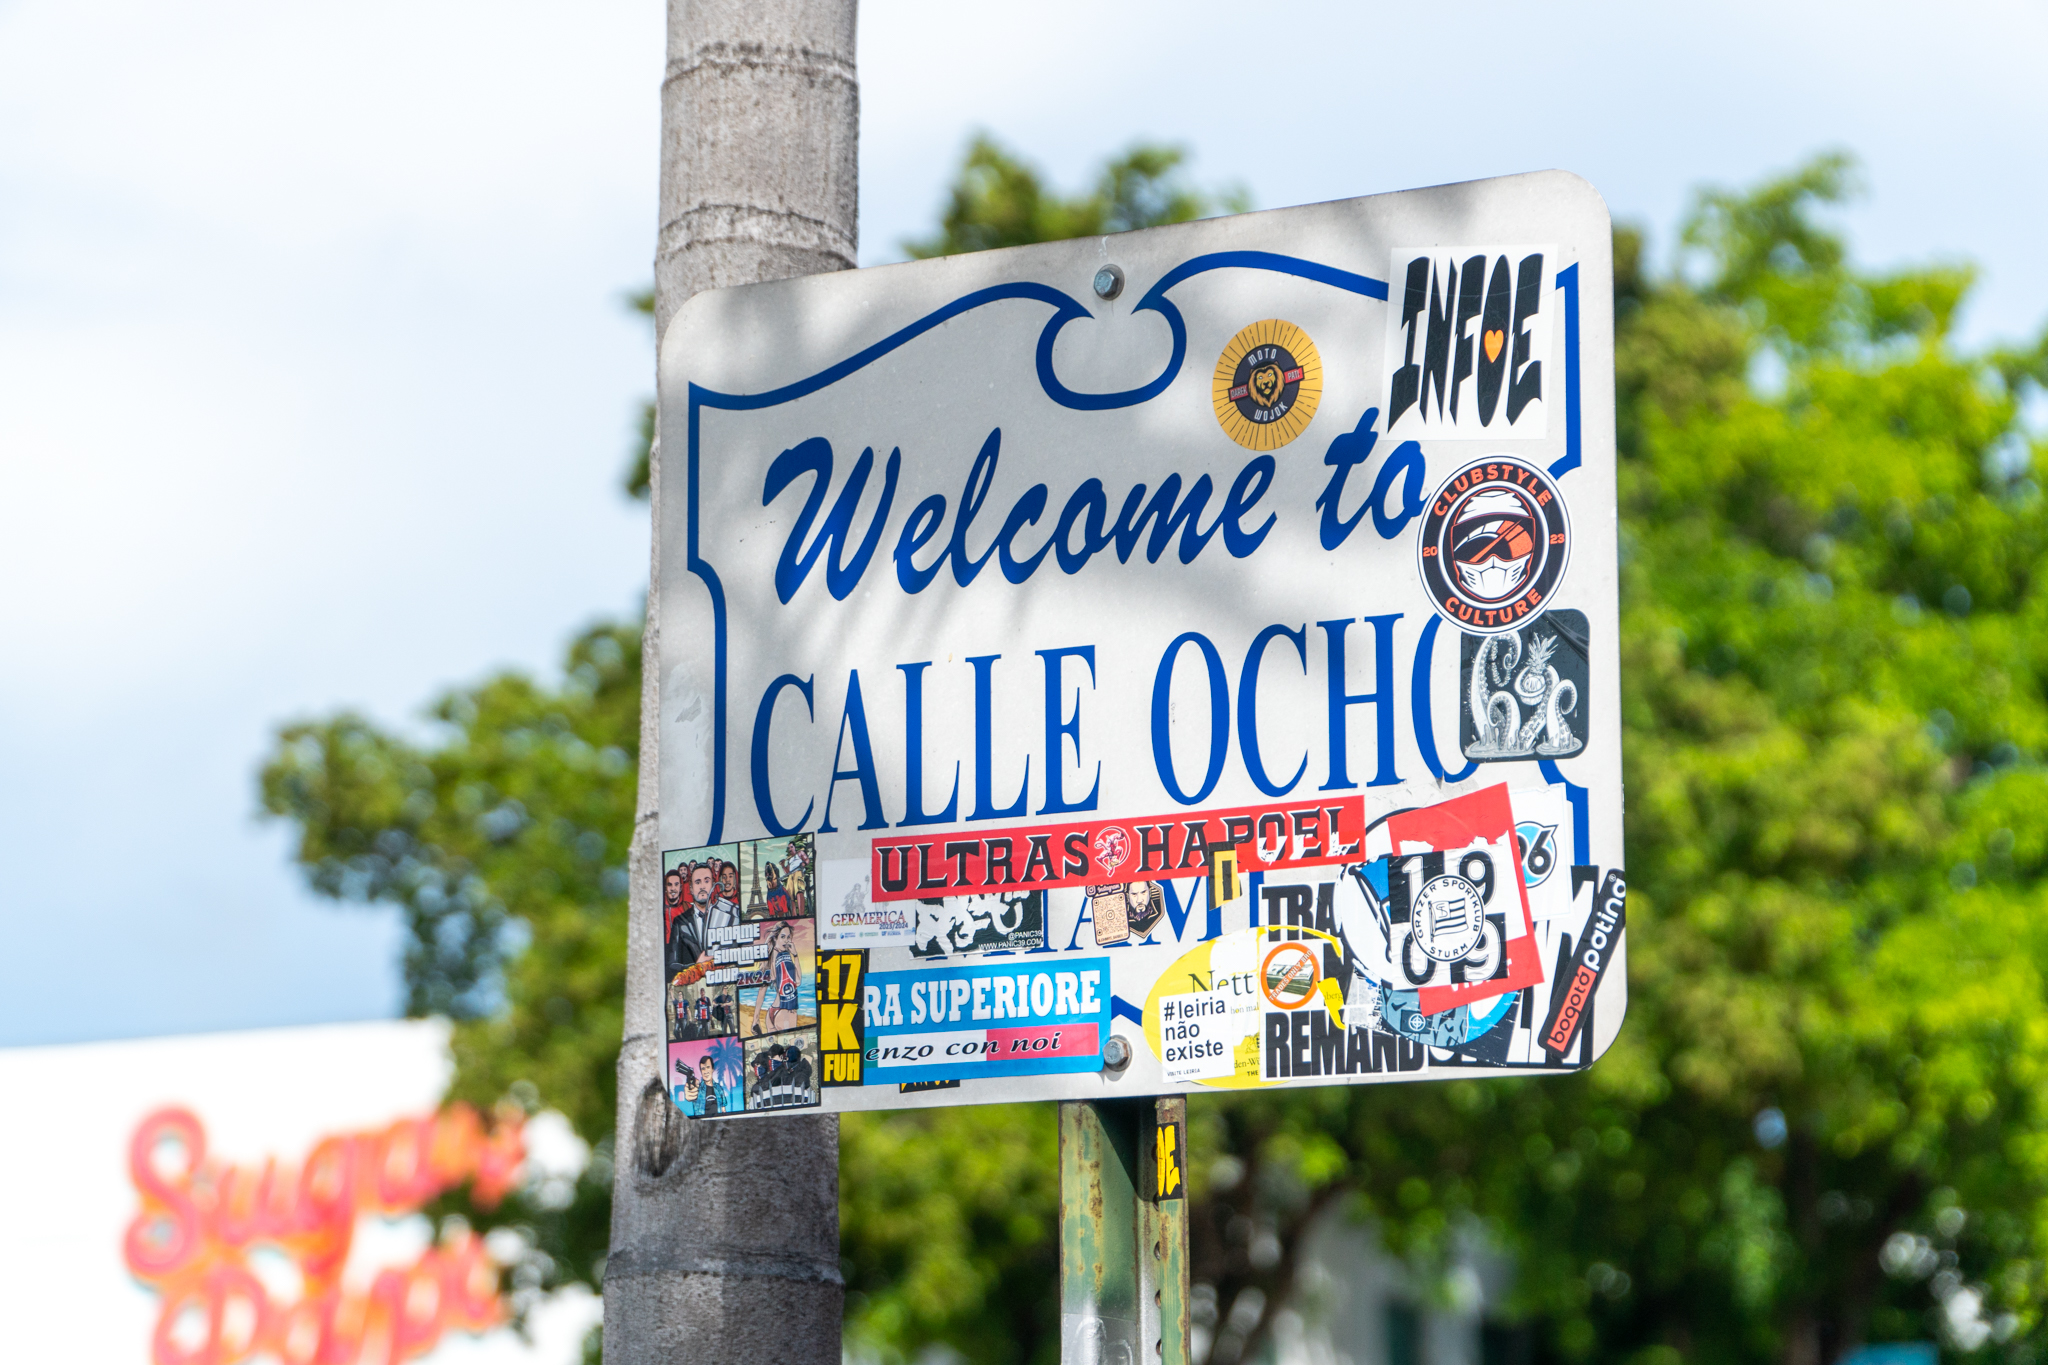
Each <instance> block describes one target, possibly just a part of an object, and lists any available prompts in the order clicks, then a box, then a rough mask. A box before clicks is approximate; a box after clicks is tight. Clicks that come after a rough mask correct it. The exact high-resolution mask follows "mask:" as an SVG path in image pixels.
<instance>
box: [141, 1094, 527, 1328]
mask: <svg viewBox="0 0 2048 1365" xmlns="http://www.w3.org/2000/svg"><path fill="white" fill-rule="evenodd" d="M524 1158H525V1147H524V1143H523V1139H522V1134H521V1124H520V1122H519V1120H518V1119H517V1118H512V1119H509V1120H505V1121H498V1122H494V1123H491V1124H488V1125H487V1124H486V1123H485V1121H484V1120H483V1119H482V1118H480V1117H479V1116H478V1114H477V1112H476V1111H475V1110H474V1109H472V1108H470V1107H469V1106H468V1105H464V1104H455V1105H450V1106H449V1107H448V1108H446V1109H443V1110H442V1111H440V1112H439V1113H437V1114H430V1115H425V1116H422V1117H418V1118H407V1119H400V1120H398V1121H397V1122H395V1123H392V1124H390V1125H389V1126H387V1127H384V1128H379V1129H374V1130H368V1131H363V1132H356V1133H343V1134H336V1135H331V1136H328V1137H324V1138H322V1139H320V1140H319V1141H318V1142H316V1143H314V1144H313V1147H312V1149H311V1150H310V1151H309V1152H307V1153H306V1156H305V1158H304V1160H303V1161H301V1162H300V1163H298V1165H296V1166H292V1165H288V1164H285V1163H281V1162H280V1161H278V1159H277V1158H275V1157H266V1158H265V1159H264V1160H263V1163H262V1165H261V1166H260V1167H256V1166H236V1165H230V1164H226V1163H224V1162H221V1161H219V1160H217V1159H212V1158H210V1157H209V1156H208V1154H207V1150H206V1129H205V1128H204V1126H203V1125H201V1123H200V1121H199V1119H198V1117H197V1116H196V1115H194V1114H193V1113H192V1112H191V1111H190V1110H187V1109H181V1108H166V1109H160V1110H158V1111H156V1112H155V1113H153V1114H151V1115H149V1116H148V1117H147V1118H145V1119H143V1120H142V1123H141V1124H140V1125H139V1126H138V1127H137V1128H136V1130H135V1136H134V1137H133V1139H132V1140H131V1141H130V1143H129V1148H128V1169H129V1175H130V1177H131V1178H132V1179H133V1180H134V1182H135V1188H136V1191H137V1193H138V1194H139V1195H140V1197H141V1204H142V1207H141V1211H140V1212H138V1213H137V1214H136V1216H135V1219H134V1221H133V1222H132V1223H130V1224H129V1226H128V1232H127V1236H126V1237H125V1239H124V1242H123V1246H122V1251H123V1254H124V1256H125V1259H126V1261H127V1264H128V1269H129V1270H130V1271H131V1272H132V1273H133V1274H134V1275H135V1276H136V1278H137V1279H139V1280H141V1281H142V1282H143V1283H144V1284H146V1285H148V1286H149V1287H150V1288H151V1289H153V1290H155V1291H156V1292H157V1293H158V1294H159V1295H161V1296H162V1308H161V1311H160V1312H159V1314H158V1317H157V1324H156V1330H155V1332H154V1334H153V1336H152V1339H151V1349H150V1358H151V1360H152V1361H153V1362H154V1365H234V1362H237V1361H242V1360H247V1359H248V1358H250V1357H251V1356H253V1355H257V1354H259V1353H261V1354H265V1355H269V1356H272V1357H275V1358H276V1359H278V1360H281V1361H283V1362H286V1365H397V1362H399V1361H403V1360H409V1359H412V1358H414V1357H417V1356H421V1355H424V1354H425V1353H426V1352H428V1351H430V1350H432V1349H433V1347H434V1345H435V1343H436V1342H438V1341H439V1340H440V1338H441V1334H442V1333H443V1332H445V1331H447V1330H448V1329H450V1328H462V1329H465V1330H468V1331H472V1332H474V1331H481V1330H483V1329H485V1328H488V1327H492V1326H495V1325H496V1324H497V1323H499V1322H500V1321H502V1320H503V1319H504V1316H505V1313H504V1307H503V1304H502V1303H501V1301H500V1298H499V1293H498V1272H497V1268H496V1266H495V1265H493V1264H492V1262H491V1261H490V1260H489V1258H488V1257H487V1256H486V1255H485V1252H484V1246H483V1242H482V1239H480V1238H479V1237H477V1236H476V1235H475V1234H474V1233H472V1232H469V1231H466V1230H465V1231H462V1232H460V1233H458V1234H456V1235H453V1236H450V1237H445V1238H443V1239H442V1240H441V1241H440V1242H439V1243H437V1244H435V1245H432V1246H429V1247H428V1248H427V1249H426V1250H425V1251H424V1252H422V1253H421V1254H420V1255H419V1256H418V1257H417V1258H416V1259H415V1260H414V1261H413V1262H412V1263H411V1264H408V1265H394V1266H387V1267H383V1268H380V1269H378V1270H377V1271H376V1272H375V1274H374V1276H373V1277H372V1278H371V1279H370V1282H369V1284H368V1286H367V1288H363V1287H360V1286H357V1285H353V1284H351V1285H348V1286H344V1284H343V1283H342V1272H343V1269H344V1268H345V1267H346V1266H347V1265H348V1260H349V1249H350V1247H351V1245H352V1244H353V1242H354V1239H355V1232H356V1221H357V1219H358V1218H359V1217H361V1216H363V1215H366V1214H369V1215H377V1216H381V1217H386V1218H392V1217H398V1216H401V1215H404V1214H409V1213H413V1212H416V1211H417V1210H419V1209H420V1208H422V1207H423V1206H424V1205H426V1204H427V1203H428V1202H429V1201H430V1200H432V1199H434V1198H435V1197H436V1196H438V1195H440V1194H442V1193H444V1192H446V1191H448V1190H450V1189H453V1188H456V1187H457V1186H461V1185H464V1184H467V1185H469V1186H470V1188H471V1191H472V1194H473V1196H474V1198H475V1199H476V1200H477V1202H479V1203H480V1204H483V1205H486V1206H489V1205H492V1204H495V1203H497V1202H498V1200H499V1199H501V1198H503V1197H504V1195H505V1194H506V1192H507V1191H509V1190H510V1189H512V1188H513V1186H514V1185H515V1184H516V1183H517V1181H518V1179H519V1176H520V1166H521V1163H522V1162H523V1160H524Z"/></svg>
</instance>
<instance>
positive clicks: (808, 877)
mask: <svg viewBox="0 0 2048 1365" xmlns="http://www.w3.org/2000/svg"><path fill="white" fill-rule="evenodd" d="M661 896H662V927H663V935H662V944H663V952H662V969H663V976H664V978H665V979H666V981H667V983H668V989H667V997H668V998H667V1002H666V1009H665V1011H664V1013H665V1016H666V1019H667V1023H668V1071H667V1077H668V1087H669V1094H670V1096H671V1097H672V1098H673V1099H674V1101H675V1104H676V1107H677V1108H678V1109H680V1110H682V1111H683V1113H685V1114H687V1115H689V1116H691V1117H693V1118H712V1117H716V1116H718V1115H721V1114H735V1113H742V1112H748V1113H751V1112H754V1111H758V1110H766V1109H785V1108H796V1107H804V1106H811V1105H816V1104H817V1103H818V1085H819V1079H820V1078H819V1074H818V1000H817V954H818V943H817V903H816V900H817V860H816V858H815V856H814V854H813V849H812V843H811V837H810V836H809V835H808V834H796V835H790V836H787V837H784V838H774V839H749V840H744V841H740V842H737V843H729V844H714V845H711V846H710V847H707V848H694V849H681V850H672V851H669V852H665V853H663V854H662V855H661Z"/></svg>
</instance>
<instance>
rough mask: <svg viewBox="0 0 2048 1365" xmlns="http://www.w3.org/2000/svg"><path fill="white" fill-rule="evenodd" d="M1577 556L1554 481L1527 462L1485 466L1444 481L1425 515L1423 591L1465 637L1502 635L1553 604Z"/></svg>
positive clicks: (1486, 463) (1483, 462) (1487, 463)
mask: <svg viewBox="0 0 2048 1365" xmlns="http://www.w3.org/2000/svg"><path fill="white" fill-rule="evenodd" d="M1570 551H1571V527H1570V523H1569V522H1568V520H1567V519H1566V516H1565V510H1564V499H1563V498H1561V497H1560V496H1559V495H1558V492H1557V486H1556V485H1555V484H1553V483H1552V482H1551V481H1550V478H1549V476H1548V475H1546V474H1544V473H1543V472H1542V471H1540V470H1538V469H1536V468H1535V467H1533V466H1531V465H1526V464H1524V463H1522V462H1521V461H1520V460H1510V459H1502V458H1498V457H1496V458H1493V459H1488V460H1480V461H1476V462H1474V463H1473V464H1470V465H1468V466H1466V467H1465V468H1464V469H1461V470H1459V471H1458V472H1457V473H1456V474H1453V475H1452V476H1451V477H1450V478H1449V479H1447V480H1445V482H1444V484H1443V486H1442V487H1441V488H1439V489H1438V490H1437V494H1436V497H1435V498H1433V499H1432V500H1431V502H1430V505H1429V508H1428V510H1427V512H1425V513H1424V515H1423V521H1422V535H1421V538H1420V544H1419V553H1420V556H1421V567H1422V583H1423V586H1424V588H1426V589H1427V590H1428V592H1429V595H1430V599H1431V601H1433V602H1434V603H1435V604H1436V608H1437V610H1438V611H1440V612H1442V613H1443V614H1444V616H1445V617H1446V618H1448V619H1449V620H1451V621H1452V622H1454V623H1455V624H1456V625H1457V626H1458V627H1459V628H1460V629H1462V630H1465V631H1467V632H1469V633H1471V634H1475V635H1494V634H1499V633H1501V632H1504V631H1509V630H1513V629H1515V628H1516V627H1517V626H1520V625H1525V624H1527V623H1528V621H1529V619H1530V618H1531V617H1532V616H1533V615H1535V614H1536V613H1537V612H1539V611H1541V610H1542V609H1543V607H1544V605H1545V604H1546V603H1547V602H1549V600H1550V598H1551V596H1552V595H1553V594H1554V593H1556V591H1557V587H1558V584H1559V583H1560V582H1561V581H1562V580H1563V578H1564V570H1565V563H1566V561H1567V559H1568V558H1569V556H1570Z"/></svg>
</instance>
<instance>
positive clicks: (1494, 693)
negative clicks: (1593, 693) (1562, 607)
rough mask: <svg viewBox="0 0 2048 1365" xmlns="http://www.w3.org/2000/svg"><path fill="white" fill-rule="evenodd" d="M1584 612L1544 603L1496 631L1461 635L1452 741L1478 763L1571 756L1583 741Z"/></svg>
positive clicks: (1586, 654)
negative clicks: (1543, 608) (1536, 612)
mask: <svg viewBox="0 0 2048 1365" xmlns="http://www.w3.org/2000/svg"><path fill="white" fill-rule="evenodd" d="M1586 631H1587V626H1586V614H1585V613H1584V612H1582V611H1550V612H1545V613H1544V614H1543V615H1541V616H1537V617H1533V618H1531V619H1530V621H1529V623H1528V624H1527V625H1525V626H1522V627H1520V628H1519V629H1516V630H1511V631H1507V632H1506V633H1504V634H1500V635H1471V634H1468V635H1466V636H1465V637H1464V639H1463V642H1462V645H1461V648H1460V656H1461V657H1460V661H1459V670H1458V671H1459V678H1460V681H1461V682H1462V684H1463V686H1462V688H1461V691H1460V695H1461V696H1462V697H1463V699H1464V704H1463V705H1462V707H1461V708H1460V710H1459V716H1460V719H1459V723H1458V742H1459V747H1460V749H1461V750H1462V752H1463V753H1464V755H1465V757H1466V758H1469V759H1474V760H1477V761H1478V762H1481V763H1502V762H1507V761H1510V760H1514V759H1528V758H1570V757H1572V756H1573V755H1575V754H1577V753H1579V752H1580V751H1581V750H1583V749H1584V748H1585V747H1586V736H1587V735H1588V734H1589V733H1590V731H1589V729H1588V728H1587V724H1586V720H1587V717H1586V710H1585V708H1586V697H1587V693H1588V691H1589V673H1590V669H1591V662H1592V661H1591V658H1590V654H1591V651H1590V648H1589V646H1588V642H1587V639H1586Z"/></svg>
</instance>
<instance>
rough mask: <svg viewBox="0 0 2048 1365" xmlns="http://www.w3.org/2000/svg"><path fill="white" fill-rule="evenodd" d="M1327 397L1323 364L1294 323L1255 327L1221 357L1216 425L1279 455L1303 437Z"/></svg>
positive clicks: (1267, 322)
mask: <svg viewBox="0 0 2048 1365" xmlns="http://www.w3.org/2000/svg"><path fill="white" fill-rule="evenodd" d="M1322 396H1323V359H1322V357H1321V356H1320V355H1318V354H1316V344H1315V343H1314V342H1313V341H1310V340H1309V339H1308V333H1307V332H1304V331H1302V330H1301V328H1299V327H1296V326H1295V325H1294V324H1293V323H1291V322H1282V321H1280V319H1278V318H1268V319H1266V320H1265V321H1264V322H1255V323H1253V324H1252V325H1251V326H1249V327H1247V328H1245V329H1244V330H1243V331H1241V332H1239V333H1238V334H1237V335H1236V336H1234V337H1232V338H1231V339H1230V344H1229V345H1228V346H1225V347H1224V348H1223V354H1222V355H1221V356H1219V357H1217V360H1216V379H1215V384H1214V398H1215V401H1216V420H1217V421H1219V422H1221V423H1222V424H1223V430H1224V431H1225V433H1227V434H1228V435H1229V437H1230V439H1231V440H1233V441H1235V442H1237V443H1238V444H1239V445H1241V446H1244V447H1245V448H1246V449H1248V450H1278V449H1279V448H1280V447H1281V446H1284V445H1286V444H1287V443H1288V442H1289V441H1291V440H1293V439H1294V438H1295V437H1297V436H1299V435H1301V433H1302V430H1303V429H1304V428H1305V427H1307V426H1308V424H1309V419H1310V418H1312V417H1314V416H1315V415H1316V401H1317V400H1318V399H1320V398H1321V397H1322Z"/></svg>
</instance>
